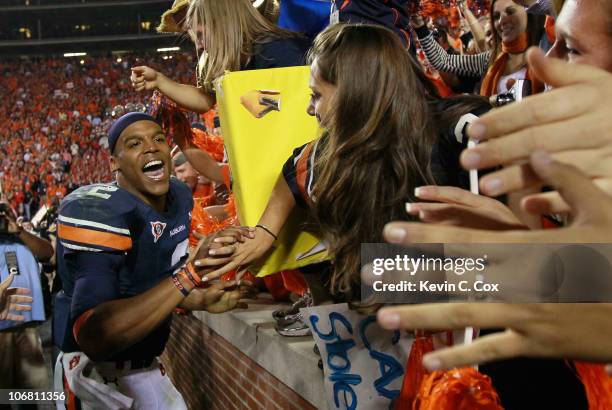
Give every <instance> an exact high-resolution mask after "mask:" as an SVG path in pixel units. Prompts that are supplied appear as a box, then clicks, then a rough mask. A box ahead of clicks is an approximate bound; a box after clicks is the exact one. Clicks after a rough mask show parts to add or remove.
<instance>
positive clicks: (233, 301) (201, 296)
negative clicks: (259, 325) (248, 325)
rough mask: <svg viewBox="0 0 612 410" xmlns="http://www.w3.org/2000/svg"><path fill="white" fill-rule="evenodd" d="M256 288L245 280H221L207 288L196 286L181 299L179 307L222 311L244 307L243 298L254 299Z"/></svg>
mask: <svg viewBox="0 0 612 410" xmlns="http://www.w3.org/2000/svg"><path fill="white" fill-rule="evenodd" d="M256 296H257V289H256V288H255V287H254V286H253V284H252V283H251V282H247V281H240V280H239V281H222V282H215V283H212V284H211V285H210V286H208V287H207V288H196V289H194V290H193V291H191V293H190V294H189V296H188V297H187V298H186V299H185V300H184V301H183V303H182V304H181V307H183V308H185V309H189V310H206V311H207V312H210V313H223V312H227V311H229V310H232V309H246V308H247V307H248V305H247V304H246V303H245V302H244V299H254V298H255V297H256Z"/></svg>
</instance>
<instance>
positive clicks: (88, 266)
mask: <svg viewBox="0 0 612 410" xmlns="http://www.w3.org/2000/svg"><path fill="white" fill-rule="evenodd" d="M65 258H66V264H67V265H68V269H70V270H71V271H72V272H73V273H74V277H75V284H74V293H73V295H72V306H71V308H70V313H71V314H70V316H71V319H72V321H74V320H75V319H77V318H78V317H79V316H80V315H81V314H82V313H84V312H86V311H87V310H89V309H93V308H95V307H96V306H98V305H100V304H102V303H104V302H109V301H111V300H116V299H120V298H121V294H120V291H119V274H118V272H119V266H120V265H121V263H122V261H123V258H124V256H123V255H119V254H109V253H91V252H74V253H71V254H69V255H66V256H65Z"/></svg>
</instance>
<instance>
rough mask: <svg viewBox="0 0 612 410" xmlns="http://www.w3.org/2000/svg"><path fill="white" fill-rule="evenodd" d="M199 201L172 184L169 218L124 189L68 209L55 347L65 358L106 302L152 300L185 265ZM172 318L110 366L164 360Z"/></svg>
mask: <svg viewBox="0 0 612 410" xmlns="http://www.w3.org/2000/svg"><path fill="white" fill-rule="evenodd" d="M192 207H193V198H192V194H191V190H190V189H189V188H188V187H187V185H185V184H184V183H182V182H180V181H178V180H176V179H175V178H171V180H170V190H169V192H168V199H167V205H166V208H167V210H166V212H161V213H160V212H157V211H156V210H155V209H153V208H152V207H151V206H149V205H147V204H145V203H144V202H142V201H141V200H140V199H139V198H137V197H136V196H134V195H133V194H131V193H130V192H128V191H127V190H125V189H123V188H120V187H119V186H117V185H116V184H94V185H89V186H85V187H82V188H79V189H78V190H76V191H74V192H72V193H71V194H70V195H68V196H67V197H66V198H65V199H64V200H63V201H62V203H61V206H60V211H59V217H58V244H57V263H58V268H57V270H58V274H59V275H60V277H61V279H62V282H63V290H62V291H61V292H60V293H59V294H58V296H57V298H56V307H55V314H54V339H55V342H56V344H57V346H58V347H59V348H60V349H61V350H62V351H64V352H74V351H79V350H80V349H79V347H78V345H77V343H76V341H75V340H74V336H73V331H72V329H73V324H74V321H75V320H76V319H77V318H78V317H79V316H80V315H81V314H82V313H84V312H86V311H87V310H89V309H92V308H94V307H96V306H97V305H100V304H102V303H104V302H108V301H111V300H116V299H123V298H129V297H132V296H135V295H139V294H141V293H144V292H146V291H147V290H149V289H151V288H153V287H154V286H155V285H157V284H158V283H159V282H160V281H162V280H163V279H165V278H168V277H169V276H170V275H171V274H172V272H173V271H175V270H176V269H177V268H179V267H180V266H181V265H182V264H184V263H185V261H186V260H187V256H188V247H189V238H188V236H189V225H190V222H191V221H190V219H191V209H192ZM169 332H170V317H169V318H168V320H167V321H166V322H165V323H164V324H162V325H161V326H159V327H158V328H157V329H156V330H155V331H154V332H152V333H151V334H149V335H148V336H147V337H146V338H144V339H143V340H142V341H140V342H139V343H137V344H136V345H133V346H131V347H130V348H128V349H126V350H125V351H123V352H120V353H119V354H117V355H116V356H114V357H113V358H111V359H110V360H134V359H144V358H150V357H153V356H157V355H159V354H161V352H162V351H163V349H164V347H165V344H166V341H167V339H168V336H169Z"/></svg>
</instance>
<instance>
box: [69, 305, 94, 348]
mask: <svg viewBox="0 0 612 410" xmlns="http://www.w3.org/2000/svg"><path fill="white" fill-rule="evenodd" d="M92 313H93V309H89V310H87V311H85V312H83V313H81V316H79V317H78V318H77V320H75V322H74V325H73V326H72V334H73V335H74V340H75V341H76V342H77V343H79V333H81V327H82V326H83V324H84V323H85V322H87V319H89V317H90V316H91V315H92Z"/></svg>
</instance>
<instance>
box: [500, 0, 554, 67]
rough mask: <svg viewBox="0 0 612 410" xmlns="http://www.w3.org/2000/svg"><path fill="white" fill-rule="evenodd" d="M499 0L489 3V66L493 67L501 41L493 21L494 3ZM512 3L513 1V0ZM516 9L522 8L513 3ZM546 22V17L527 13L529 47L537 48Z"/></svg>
mask: <svg viewBox="0 0 612 410" xmlns="http://www.w3.org/2000/svg"><path fill="white" fill-rule="evenodd" d="M498 1H499V0H492V1H491V10H490V12H489V22H490V24H491V31H492V32H493V49H492V50H493V52H492V53H491V58H490V59H489V66H491V65H493V63H494V62H495V60H496V59H497V56H499V54H500V53H501V51H502V39H501V36H500V35H499V33H498V32H497V29H496V28H495V20H494V19H493V8H494V6H495V3H497V2H498ZM513 2H514V0H513ZM515 4H516V5H517V6H518V7H523V6H521V5H520V4H518V3H515ZM545 20H546V16H541V15H538V14H533V13H527V36H528V37H529V47H531V46H537V45H538V44H539V43H540V39H541V38H542V35H543V34H544V31H545V29H544V21H545Z"/></svg>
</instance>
